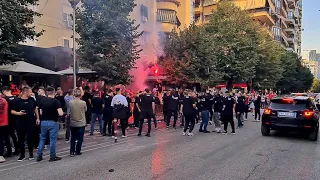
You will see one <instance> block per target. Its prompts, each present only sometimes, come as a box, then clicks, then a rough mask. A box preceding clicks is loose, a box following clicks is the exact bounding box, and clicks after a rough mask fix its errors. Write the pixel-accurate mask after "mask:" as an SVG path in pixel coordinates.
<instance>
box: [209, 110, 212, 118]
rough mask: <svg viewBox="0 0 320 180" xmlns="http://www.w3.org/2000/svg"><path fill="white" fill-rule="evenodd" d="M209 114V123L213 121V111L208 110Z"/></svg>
mask: <svg viewBox="0 0 320 180" xmlns="http://www.w3.org/2000/svg"><path fill="white" fill-rule="evenodd" d="M209 113H210V121H212V119H213V110H212V109H210V110H209Z"/></svg>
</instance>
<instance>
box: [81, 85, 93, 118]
mask: <svg viewBox="0 0 320 180" xmlns="http://www.w3.org/2000/svg"><path fill="white" fill-rule="evenodd" d="M92 98H93V96H92V94H90V87H89V86H86V87H84V94H83V96H82V100H84V101H85V102H86V104H87V112H86V120H87V124H90V121H91V106H92V105H91V100H92Z"/></svg>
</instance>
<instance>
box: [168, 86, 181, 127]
mask: <svg viewBox="0 0 320 180" xmlns="http://www.w3.org/2000/svg"><path fill="white" fill-rule="evenodd" d="M178 107H179V95H178V94H177V93H175V91H174V90H172V91H171V92H170V96H169V97H168V116H167V129H169V125H170V120H171V116H172V114H173V120H174V121H173V126H172V127H173V129H176V124H177V120H178Z"/></svg>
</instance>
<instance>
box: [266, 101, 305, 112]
mask: <svg viewBox="0 0 320 180" xmlns="http://www.w3.org/2000/svg"><path fill="white" fill-rule="evenodd" d="M310 107H311V103H310V101H308V100H296V99H292V100H290V101H287V100H283V99H273V100H271V104H270V108H271V109H282V110H293V111H302V110H305V109H308V108H310Z"/></svg>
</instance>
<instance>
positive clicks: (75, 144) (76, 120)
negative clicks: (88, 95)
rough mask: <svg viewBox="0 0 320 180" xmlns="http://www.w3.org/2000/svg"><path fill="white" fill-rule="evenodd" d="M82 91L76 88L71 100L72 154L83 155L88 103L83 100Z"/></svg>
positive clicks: (72, 155)
mask: <svg viewBox="0 0 320 180" xmlns="http://www.w3.org/2000/svg"><path fill="white" fill-rule="evenodd" d="M81 96H82V91H81V89H79V88H77V89H75V90H74V97H75V98H74V99H73V100H71V101H70V131H71V141H70V156H71V157H74V156H75V155H81V154H82V153H81V147H82V143H83V136H84V131H85V126H86V111H87V104H86V102H85V101H83V100H81Z"/></svg>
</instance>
